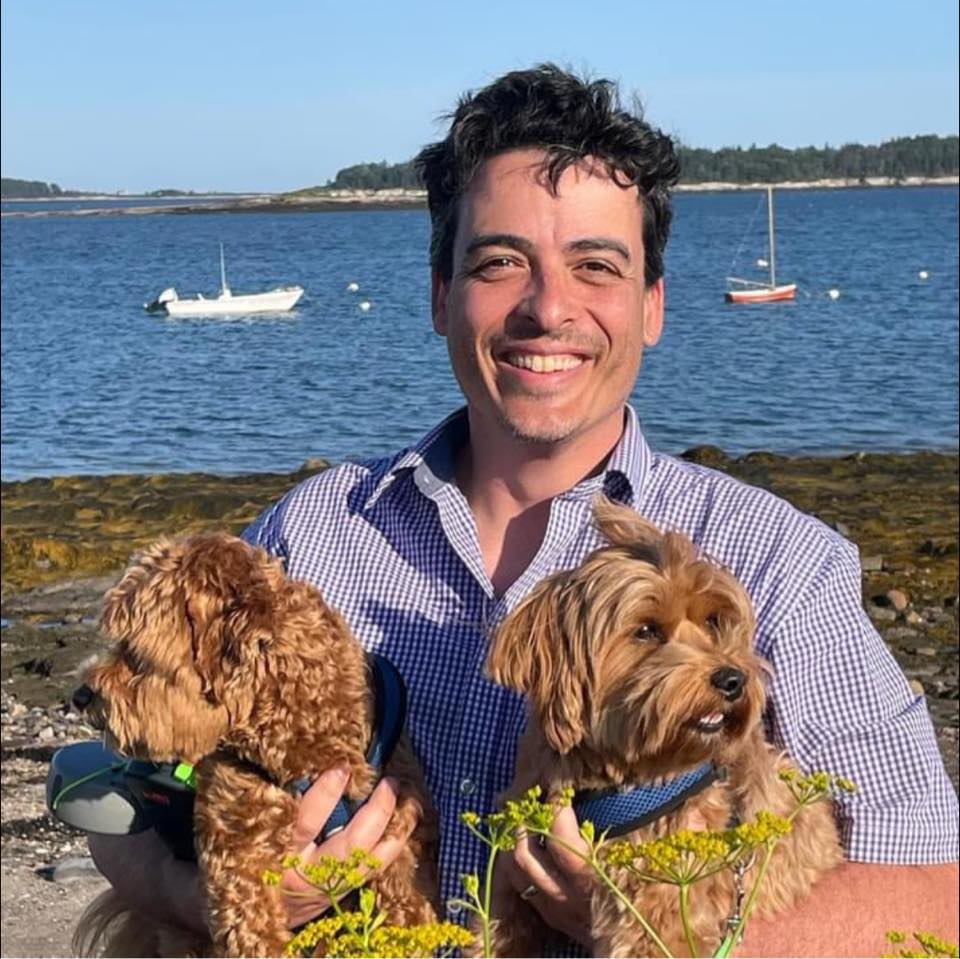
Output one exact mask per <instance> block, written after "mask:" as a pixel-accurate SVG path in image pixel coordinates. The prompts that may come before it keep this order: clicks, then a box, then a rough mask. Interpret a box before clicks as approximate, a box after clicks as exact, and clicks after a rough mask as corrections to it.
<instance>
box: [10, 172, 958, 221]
mask: <svg viewBox="0 0 960 959" xmlns="http://www.w3.org/2000/svg"><path fill="white" fill-rule="evenodd" d="M770 185H771V184H767V183H725V182H719V181H718V182H709V183H681V184H679V185H678V186H677V187H676V188H675V192H676V193H728V192H738V193H739V192H743V191H752V190H765V189H766V188H767V187H768V186H770ZM958 185H960V176H947V177H905V178H903V179H900V180H897V179H894V178H893V177H867V178H865V179H862V180H860V179H827V180H808V181H798V180H787V181H783V182H780V183H774V184H772V186H773V187H774V189H776V190H837V189H840V190H843V189H872V188H875V187H906V188H912V187H931V186H935V187H945V186H958ZM204 196H205V197H206V198H207V202H204V203H202V204H196V203H191V202H190V201H191V200H196V199H201V198H202V197H201V195H200V194H197V195H195V196H192V197H187V198H184V202H183V203H170V204H166V205H150V206H147V205H145V206H128V207H112V206H111V207H91V208H88V209H84V210H23V211H21V210H9V211H3V212H2V213H0V216H2V217H19V218H36V217H50V216H56V217H60V216H69V217H83V216H145V215H160V214H164V215H170V214H173V215H177V214H179V215H183V214H191V213H330V212H342V211H351V210H419V209H424V208H425V207H426V205H427V194H426V191H425V190H402V189H392V190H326V191H323V192H319V191H318V192H317V193H302V194H280V193H278V194H241V195H236V194H234V195H231V196H229V197H224V198H223V202H222V203H221V202H216V201H215V200H214V199H212V198H213V197H218V196H221V195H220V194H206V195H204ZM54 199H57V198H55V197H38V198H37V199H34V200H29V199H27V198H20V197H18V198H16V199H9V200H4V201H3V202H5V203H42V202H49V201H51V200H54ZM61 199H62V198H61ZM71 199H75V200H78V201H84V200H86V201H89V200H136V199H139V198H138V197H135V196H129V197H128V196H124V197H119V196H118V197H109V196H103V195H100V196H88V197H74V198H71ZM143 199H149V198H148V197H146V196H145V197H143Z"/></svg>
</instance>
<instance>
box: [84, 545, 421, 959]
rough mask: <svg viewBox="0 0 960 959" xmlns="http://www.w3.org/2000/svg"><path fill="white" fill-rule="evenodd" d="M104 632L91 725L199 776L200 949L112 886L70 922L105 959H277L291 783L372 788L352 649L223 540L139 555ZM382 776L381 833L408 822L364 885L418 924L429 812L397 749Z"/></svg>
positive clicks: (92, 683) (333, 621)
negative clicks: (387, 810)
mask: <svg viewBox="0 0 960 959" xmlns="http://www.w3.org/2000/svg"><path fill="white" fill-rule="evenodd" d="M101 629H102V631H103V632H104V633H105V634H106V635H107V636H108V637H110V638H112V639H113V640H114V641H115V643H114V645H113V647H112V649H111V650H110V651H109V653H108V654H107V655H106V656H105V657H104V658H103V659H102V660H100V661H99V662H98V663H96V664H95V665H93V666H92V667H91V668H90V669H89V670H88V671H87V674H86V676H85V681H86V683H87V684H88V686H89V687H90V688H91V689H92V690H93V692H94V694H95V696H94V699H93V701H92V702H91V704H90V706H89V707H88V713H89V714H90V715H91V716H92V718H93V720H94V722H95V723H99V724H100V725H102V726H103V727H104V728H105V729H106V731H107V732H108V734H109V736H110V737H111V738H112V739H113V740H114V742H115V745H116V748H117V749H118V750H119V751H121V752H122V753H124V754H126V755H130V756H137V757H141V758H148V759H152V760H155V761H159V762H165V761H172V760H182V761H185V762H190V763H193V764H194V765H195V766H196V774H197V796H196V808H195V814H194V827H195V842H196V849H197V858H198V862H199V867H200V874H201V886H202V888H203V891H204V897H205V906H206V911H207V915H208V921H209V930H210V941H209V942H207V943H203V942H194V943H190V941H189V937H185V936H184V934H183V932H182V931H178V930H169V929H168V930H164V929H157V928H156V927H155V926H154V925H152V924H151V923H150V922H149V921H146V920H144V918H143V917H141V916H134V915H132V914H130V913H129V912H128V911H126V907H125V906H124V904H123V901H122V898H121V897H120V896H119V895H118V894H116V893H114V892H113V891H110V892H108V893H106V894H105V898H101V900H100V901H99V902H96V903H95V904H94V905H93V906H92V907H91V909H90V910H88V913H87V914H86V915H85V917H84V918H83V919H82V920H81V924H80V926H79V927H78V930H77V934H76V936H75V943H76V944H77V945H80V946H82V947H83V948H84V949H85V950H87V951H89V950H91V949H92V948H94V947H95V946H98V945H99V947H101V948H102V947H103V946H104V944H105V945H106V948H107V950H108V953H109V954H113V955H146V954H148V952H152V951H153V950H157V951H159V952H168V953H170V952H172V953H179V954H184V953H185V952H189V951H191V950H195V951H196V952H197V953H198V954H200V955H207V954H210V952H211V951H212V952H213V953H214V954H217V955H232V956H270V955H280V954H281V953H282V950H283V947H284V945H285V943H286V942H287V940H288V939H289V938H290V935H291V934H290V933H289V932H288V931H287V929H286V920H285V911H284V907H283V904H282V902H281V900H280V897H279V895H278V893H277V890H276V889H268V888H267V887H265V886H264V884H263V881H262V874H263V871H264V870H265V869H278V868H279V864H280V861H281V859H282V857H283V856H284V854H286V853H287V852H288V850H289V847H290V844H291V840H292V836H293V826H294V822H295V819H296V814H297V801H296V799H295V798H294V796H293V794H292V793H291V791H289V789H288V788H287V787H289V786H290V784H291V783H293V782H295V781H297V780H299V779H302V778H304V777H311V778H312V777H315V776H317V775H318V774H320V773H322V772H323V771H325V770H327V769H330V768H332V767H334V766H341V767H343V768H345V769H348V770H349V772H350V781H349V784H348V787H347V795H348V796H349V798H351V799H354V800H362V799H364V798H366V797H367V796H368V795H369V794H370V792H371V791H372V789H373V787H374V785H375V773H374V771H373V770H372V769H371V768H370V767H369V765H368V764H367V761H366V752H367V748H368V744H369V741H370V737H371V728H372V724H373V718H374V702H373V693H372V692H371V687H370V683H369V676H368V668H367V662H366V658H365V655H364V652H363V650H362V649H361V647H360V646H359V644H358V643H357V641H356V640H355V638H354V637H353V636H352V635H351V633H350V631H349V629H348V628H347V626H346V624H345V623H344V621H343V619H342V618H341V617H340V616H339V615H338V614H337V613H336V612H335V611H334V610H332V609H331V608H330V607H329V606H327V605H326V603H324V601H323V599H322V598H321V596H320V594H319V593H318V592H317V590H316V589H314V588H313V587H312V586H309V585H307V584H305V583H298V582H292V581H290V580H288V579H287V578H286V577H285V576H284V573H283V570H282V567H281V565H280V564H279V563H278V562H277V561H275V560H273V559H271V558H269V557H268V555H267V554H266V553H265V552H264V551H263V550H260V549H255V548H253V547H251V546H249V545H247V544H246V543H244V542H243V541H242V540H240V539H237V538H235V537H232V536H227V535H223V534H204V535H199V536H195V537H191V538H188V539H185V540H182V541H161V542H160V543H158V544H157V545H155V546H153V547H151V548H150V549H147V550H146V551H145V552H144V553H143V554H141V555H140V556H139V557H138V558H137V559H136V561H135V563H134V565H133V566H132V567H131V568H130V569H129V570H127V572H126V573H125V575H124V576H123V578H122V579H121V581H120V583H119V584H118V585H117V586H115V587H114V588H113V589H112V590H110V592H109V593H108V594H107V596H106V600H105V606H104V611H103V615H102V619H101ZM386 771H387V772H388V773H389V774H390V775H393V776H396V777H397V778H398V780H399V783H400V795H399V798H398V801H397V808H396V811H395V813H394V815H393V818H392V819H391V821H390V824H389V826H388V828H387V835H405V834H407V833H409V832H410V830H411V828H412V827H413V824H414V822H417V821H419V825H418V826H417V827H416V829H415V830H414V832H413V835H412V837H411V839H410V841H409V842H408V843H407V845H406V848H405V849H404V851H403V852H402V853H401V855H400V857H399V858H398V859H397V860H396V861H395V862H393V863H392V864H391V865H390V866H389V867H388V868H387V869H385V870H384V871H383V872H382V874H380V875H379V876H377V877H376V878H375V879H374V880H373V883H372V885H373V886H374V887H375V888H376V891H377V893H378V895H379V900H380V904H381V906H382V907H383V908H384V909H385V910H386V912H387V913H388V915H389V918H390V920H391V921H392V922H396V923H401V924H413V923H419V922H429V921H432V920H433V919H434V918H435V912H434V908H433V901H434V899H435V895H436V893H435V887H434V885H433V884H434V882H435V877H434V873H433V868H434V867H433V864H432V863H431V862H430V860H431V858H432V853H433V844H434V840H435V830H436V826H435V816H434V813H433V812H432V809H431V807H430V804H429V802H428V800H427V796H426V790H425V787H424V786H423V784H422V778H421V775H420V772H419V769H418V766H417V764H416V762H415V759H414V757H413V753H412V750H411V748H410V746H409V742H407V741H406V739H405V738H404V739H401V742H400V744H399V746H398V747H397V749H396V750H395V753H394V756H393V758H392V759H391V761H390V763H389V765H388V768H387V770H386ZM98 940H100V941H99V943H98ZM104 940H105V941H106V942H105V943H104Z"/></svg>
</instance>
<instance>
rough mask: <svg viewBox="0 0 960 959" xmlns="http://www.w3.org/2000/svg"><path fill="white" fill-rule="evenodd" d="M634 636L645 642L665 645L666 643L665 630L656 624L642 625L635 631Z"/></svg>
mask: <svg viewBox="0 0 960 959" xmlns="http://www.w3.org/2000/svg"><path fill="white" fill-rule="evenodd" d="M633 635H634V636H635V637H636V638H637V639H640V640H643V641H644V642H656V643H663V642H665V641H666V638H665V637H664V635H663V630H662V629H660V627H659V626H658V625H657V624H656V623H641V624H640V625H639V626H638V627H637V628H636V629H635V630H634V633H633Z"/></svg>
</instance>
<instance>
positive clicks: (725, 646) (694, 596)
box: [489, 501, 842, 956]
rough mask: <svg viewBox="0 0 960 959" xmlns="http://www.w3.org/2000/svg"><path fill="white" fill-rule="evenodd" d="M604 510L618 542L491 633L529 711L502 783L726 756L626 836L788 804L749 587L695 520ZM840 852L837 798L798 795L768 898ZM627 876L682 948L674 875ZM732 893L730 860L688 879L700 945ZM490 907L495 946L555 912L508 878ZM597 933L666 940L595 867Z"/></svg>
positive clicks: (794, 893)
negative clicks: (713, 555)
mask: <svg viewBox="0 0 960 959" xmlns="http://www.w3.org/2000/svg"><path fill="white" fill-rule="evenodd" d="M596 520H597V525H598V527H599V529H600V531H601V532H602V533H603V534H604V536H605V537H606V539H607V540H608V541H609V543H610V545H609V546H605V547H602V548H600V549H597V550H596V551H595V552H593V553H592V554H591V555H590V556H588V557H587V559H586V560H585V561H584V563H583V564H582V565H581V566H579V567H578V568H576V569H573V570H570V571H568V572H563V573H559V574H556V575H554V576H552V577H550V578H549V579H547V580H545V581H544V582H543V583H541V584H540V585H539V586H538V587H537V588H536V589H535V590H534V591H533V593H532V594H531V595H530V596H529V597H528V598H527V599H526V600H525V601H524V602H523V603H522V604H521V605H520V606H519V607H518V608H517V609H516V610H515V611H514V612H513V613H511V614H510V615H509V616H508V617H507V619H506V620H505V621H504V622H503V623H502V625H501V626H500V628H499V629H498V630H497V632H496V634H495V636H494V638H493V643H492V647H491V651H490V657H489V672H490V675H491V677H492V678H493V679H494V680H495V681H496V682H499V683H501V684H503V685H505V686H508V687H511V688H512V689H515V690H517V691H518V692H522V693H524V694H526V696H527V697H528V701H529V708H530V714H531V718H530V722H529V724H528V727H527V730H526V732H525V734H524V736H523V737H522V738H521V742H520V745H519V748H518V754H517V762H516V769H517V771H518V772H517V776H516V778H515V781H514V782H513V784H512V785H511V787H510V789H509V791H508V796H507V798H517V797H518V796H520V795H522V794H523V793H524V792H525V791H526V790H527V789H528V788H529V787H531V786H533V785H540V786H542V787H543V789H544V791H545V793H546V795H547V796H551V797H553V796H556V795H557V794H558V793H559V792H560V791H561V790H563V789H564V788H567V787H573V788H574V789H575V790H576V791H577V792H578V793H579V792H581V791H583V790H610V789H611V787H612V789H613V790H629V789H630V788H631V787H633V786H636V785H638V784H650V783H657V782H664V781H670V780H676V777H678V776H680V775H681V774H686V773H689V771H690V770H693V769H695V768H696V767H698V766H701V765H702V764H704V763H706V762H708V761H712V763H713V764H715V766H716V767H725V769H726V777H725V778H723V779H720V780H714V779H713V778H712V777H710V778H709V779H708V780H705V782H706V783H707V784H706V786H705V788H702V789H701V791H699V792H698V793H696V794H695V795H693V796H691V797H690V798H687V799H686V800H685V801H683V802H682V804H681V805H679V806H678V807H676V808H673V809H672V811H667V812H666V814H665V815H663V816H662V817H661V818H659V819H658V820H657V821H656V822H653V823H651V824H649V825H644V826H643V827H642V828H639V829H636V830H633V831H631V832H628V833H626V834H625V835H624V838H625V839H629V840H632V841H643V840H648V839H652V838H654V837H657V836H663V835H666V834H669V833H674V832H677V831H679V830H682V829H695V830H703V829H709V830H723V829H726V828H728V827H729V826H730V825H731V823H733V822H736V821H737V820H740V821H744V822H746V821H749V820H752V819H753V818H754V816H755V815H756V813H757V812H758V811H759V810H769V811H770V812H773V813H775V814H777V815H781V816H783V815H787V814H788V813H789V812H790V811H791V810H792V809H793V808H794V806H795V803H794V800H793V798H792V796H791V794H790V792H789V790H788V788H787V786H786V785H785V784H784V783H783V782H782V781H781V780H780V779H779V777H778V771H779V770H780V769H783V768H784V767H786V766H787V765H789V764H788V762H787V761H786V759H785V758H784V757H783V756H782V755H780V754H778V752H777V751H776V750H775V749H774V748H773V747H772V746H771V745H770V744H769V743H767V742H766V741H765V739H764V736H763V729H762V726H761V713H762V711H763V706H764V676H765V673H766V671H767V667H766V666H765V664H764V663H763V661H762V660H761V659H760V658H759V657H758V656H757V655H756V653H755V652H754V650H753V637H754V617H753V610H752V607H751V604H750V600H749V598H748V597H747V594H746V593H745V591H744V589H743V587H742V586H741V585H740V584H739V583H738V582H737V580H736V579H735V578H734V577H733V576H732V575H730V574H729V573H728V572H726V571H725V570H723V569H721V568H719V567H718V566H716V565H715V564H713V563H711V562H709V561H708V560H707V559H705V558H703V557H698V555H697V553H696V550H695V548H694V546H693V544H692V543H691V542H690V540H689V539H688V538H687V537H686V536H684V535H682V534H680V533H666V534H663V533H660V532H659V531H658V530H657V529H656V528H655V527H654V526H652V525H651V524H650V523H648V522H647V521H645V520H644V519H642V518H641V517H640V516H639V515H638V514H637V513H636V512H634V511H633V510H631V509H628V508H626V507H622V506H617V505H614V504H613V503H610V502H607V501H601V502H600V503H598V504H597V507H596ZM576 804H577V803H576V801H575V806H576ZM600 831H601V830H600V829H598V830H597V834H598V835H599V833H600ZM841 858H842V857H841V852H840V846H839V842H838V837H837V829H836V824H835V821H834V818H833V813H832V810H831V808H830V804H829V803H820V804H817V805H814V806H811V807H809V808H807V809H805V810H803V811H802V812H801V813H800V815H799V816H798V817H797V819H796V820H795V822H794V827H793V830H792V832H791V833H790V834H789V835H788V836H787V837H786V838H785V839H784V840H782V844H781V846H780V847H779V848H778V849H777V851H776V853H775V854H774V857H773V860H772V862H771V864H770V868H769V870H768V872H767V875H766V877H765V878H764V881H763V885H762V887H761V893H760V899H759V905H758V910H757V911H758V913H759V914H761V915H762V914H766V915H769V914H771V913H774V912H779V911H780V910H783V909H786V908H787V907H789V906H790V904H791V903H792V902H793V901H794V900H795V899H797V898H798V897H800V896H803V895H805V894H806V893H807V892H808V891H809V889H810V887H811V885H812V884H813V882H815V881H816V880H817V878H818V877H820V876H821V875H822V874H823V873H824V872H826V871H827V870H829V869H830V868H832V867H833V866H835V865H836V864H838V863H839V862H840V861H841ZM755 873H756V867H755V866H754V868H753V870H752V871H751V872H748V873H747V875H746V879H745V882H746V887H747V889H749V888H750V887H751V885H752V881H753V879H754V877H755ZM617 878H618V880H619V882H620V885H621V888H623V889H624V891H625V892H626V893H627V894H628V895H629V896H630V897H631V898H632V900H633V901H634V903H635V904H636V906H637V907H638V909H639V911H640V912H641V913H642V914H643V915H644V916H645V917H646V918H647V919H648V921H649V922H650V923H651V925H652V926H653V928H654V929H655V930H656V931H657V932H658V933H659V935H660V936H661V938H662V939H663V940H664V942H665V943H666V944H667V945H668V946H669V947H670V949H671V951H674V954H676V955H684V954H687V953H686V951H685V950H686V949H687V945H686V941H685V939H684V935H683V932H682V927H681V924H680V920H679V915H678V910H677V890H676V887H674V886H670V885H665V884H653V883H645V882H642V881H641V880H639V879H637V878H635V877H631V876H629V875H627V874H626V873H624V874H621V875H618V877H617ZM735 896H736V889H735V885H734V878H733V876H732V874H731V872H730V871H729V870H723V871H721V872H719V873H717V874H716V875H715V876H713V877H712V878H709V879H704V880H702V881H700V882H698V883H696V884H695V885H694V886H693V887H692V889H691V892H690V900H691V908H692V912H693V926H694V932H695V934H696V936H697V939H698V941H699V942H700V944H701V947H702V948H704V949H705V950H706V952H705V953H704V954H706V955H712V954H713V951H714V949H715V948H716V946H717V945H718V943H719V942H720V940H721V939H722V937H723V935H724V934H725V932H726V929H725V928H724V924H725V921H726V920H727V919H728V917H729V916H730V915H731V912H732V910H733V908H734V902H735ZM494 916H495V917H496V932H495V946H494V953H495V954H496V955H502V956H533V955H536V954H537V951H538V949H541V950H542V948H543V945H544V942H545V940H546V937H547V935H548V933H547V930H546V927H545V926H544V925H543V923H542V922H541V921H540V920H539V917H538V915H537V913H536V912H535V910H534V909H533V908H532V907H531V905H530V903H528V902H526V901H525V900H524V899H523V898H521V896H520V895H518V894H517V893H516V892H514V891H513V890H512V889H506V888H500V890H499V893H498V901H497V903H496V905H495V909H494ZM591 934H592V940H593V943H594V949H595V954H596V955H600V956H649V955H655V954H657V953H658V950H657V949H656V947H655V946H654V945H653V943H652V942H651V941H650V939H649V938H647V936H646V935H645V934H644V932H643V930H642V929H641V928H640V927H639V925H638V924H637V923H636V922H635V921H634V920H633V919H632V918H631V917H630V916H629V915H628V914H627V913H626V912H625V911H624V909H623V907H622V906H621V905H620V904H618V903H617V901H616V900H615V899H614V897H613V896H612V894H611V893H609V891H607V890H606V889H605V888H603V887H602V886H601V885H600V884H599V881H598V883H597V885H596V887H595V890H594V892H593V893H592V897H591Z"/></svg>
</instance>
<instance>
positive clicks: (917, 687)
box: [910, 679, 927, 696]
mask: <svg viewBox="0 0 960 959" xmlns="http://www.w3.org/2000/svg"><path fill="white" fill-rule="evenodd" d="M910 688H911V689H912V690H913V691H914V692H915V693H916V694H917V695H918V696H925V695H926V694H927V691H926V690H925V689H924V688H923V683H921V682H920V680H919V679H911V680H910Z"/></svg>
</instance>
